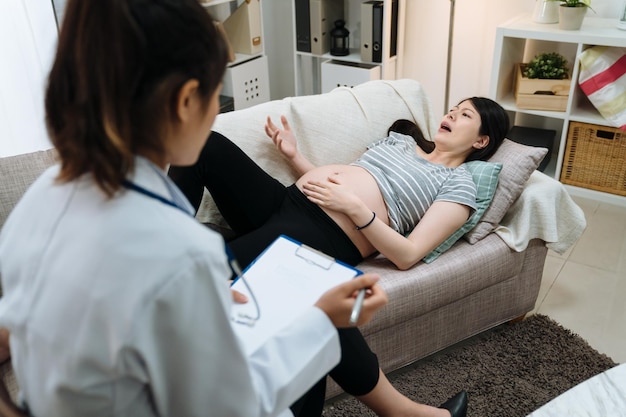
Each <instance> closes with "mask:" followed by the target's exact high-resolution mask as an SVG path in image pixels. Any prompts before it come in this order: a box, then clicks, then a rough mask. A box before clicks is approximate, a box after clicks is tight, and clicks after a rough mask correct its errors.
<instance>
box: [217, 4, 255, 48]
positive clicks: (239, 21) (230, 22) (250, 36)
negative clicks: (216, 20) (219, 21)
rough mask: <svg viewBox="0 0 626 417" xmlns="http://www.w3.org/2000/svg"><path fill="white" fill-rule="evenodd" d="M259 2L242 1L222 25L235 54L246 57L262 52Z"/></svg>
mask: <svg viewBox="0 0 626 417" xmlns="http://www.w3.org/2000/svg"><path fill="white" fill-rule="evenodd" d="M260 1H261V0H246V1H244V2H243V3H241V5H240V6H239V7H238V8H237V9H236V10H235V11H234V12H233V13H232V14H231V15H230V16H229V17H228V18H227V19H226V20H225V21H224V23H223V26H224V30H225V31H226V34H227V35H228V39H229V40H230V44H231V46H232V48H233V50H234V51H235V52H239V53H241V54H248V55H255V54H259V53H261V52H263V45H262V43H261V42H262V38H261V4H260Z"/></svg>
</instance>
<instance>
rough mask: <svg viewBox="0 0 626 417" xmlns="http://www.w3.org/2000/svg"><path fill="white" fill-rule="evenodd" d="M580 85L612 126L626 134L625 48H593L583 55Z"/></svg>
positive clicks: (581, 56)
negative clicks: (624, 131)
mask: <svg viewBox="0 0 626 417" xmlns="http://www.w3.org/2000/svg"><path fill="white" fill-rule="evenodd" d="M578 83H579V85H580V88H581V89H582V91H583V92H584V93H585V95H586V96H587V97H588V98H589V100H590V101H591V103H592V104H593V105H594V106H595V107H596V109H597V110H598V111H599V112H600V114H601V115H602V116H603V117H604V118H605V119H606V120H607V121H609V122H610V123H611V125H613V126H615V127H619V128H620V129H622V130H626V48H617V47H609V46H594V47H591V48H588V49H586V50H585V51H583V52H582V54H581V55H580V75H579V77H578Z"/></svg>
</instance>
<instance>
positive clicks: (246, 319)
mask: <svg viewBox="0 0 626 417" xmlns="http://www.w3.org/2000/svg"><path fill="white" fill-rule="evenodd" d="M122 186H124V187H125V188H127V189H129V190H133V191H136V192H138V193H139V194H143V195H145V196H146V197H149V198H153V199H155V200H157V201H160V202H161V203H163V204H166V205H168V206H170V207H174V208H177V209H179V210H180V211H182V212H184V213H185V214H187V215H188V216H190V214H189V213H188V212H187V210H185V209H184V208H182V207H180V206H179V205H178V204H176V203H175V202H173V201H172V200H168V199H167V198H165V197H163V196H160V195H158V194H157V193H154V192H152V191H150V190H148V189H146V188H143V187H142V186H140V185H137V184H135V183H134V182H132V181H129V180H123V181H122ZM192 217H193V216H192ZM224 251H225V252H226V256H227V257H228V264H229V266H230V268H231V270H232V271H233V273H234V274H235V281H236V280H238V279H241V281H242V282H243V284H244V285H245V286H246V288H247V290H248V292H249V293H250V296H251V298H252V302H254V306H255V309H256V317H253V316H250V315H247V314H241V313H239V315H238V316H237V317H232V318H231V319H232V320H233V322H235V323H238V324H245V325H246V326H249V327H253V326H254V325H255V323H256V322H257V321H258V320H259V319H260V318H261V309H260V307H259V303H258V302H257V300H256V297H255V296H254V293H253V292H252V289H251V288H250V285H248V281H247V280H246V279H245V277H244V276H243V272H242V271H241V268H240V267H239V264H238V263H237V260H236V259H235V255H234V254H233V252H232V251H231V249H230V248H229V247H228V245H227V244H226V243H224Z"/></svg>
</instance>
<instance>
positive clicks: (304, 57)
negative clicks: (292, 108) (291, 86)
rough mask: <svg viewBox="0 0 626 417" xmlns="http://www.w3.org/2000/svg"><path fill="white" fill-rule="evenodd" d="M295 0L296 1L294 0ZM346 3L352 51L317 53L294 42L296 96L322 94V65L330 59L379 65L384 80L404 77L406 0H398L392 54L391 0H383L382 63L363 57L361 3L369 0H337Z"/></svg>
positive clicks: (294, 31)
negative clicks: (301, 48)
mask: <svg viewBox="0 0 626 417" xmlns="http://www.w3.org/2000/svg"><path fill="white" fill-rule="evenodd" d="M294 1H295V0H294ZM334 1H341V2H343V4H344V20H345V21H346V28H347V29H348V30H349V31H350V42H349V43H350V54H349V55H346V56H336V55H331V54H330V53H325V54H320V55H318V54H314V53H310V52H303V51H300V50H297V48H296V42H294V43H293V44H294V76H295V79H294V82H295V94H296V95H309V94H319V93H320V92H322V91H321V86H322V80H321V68H320V66H321V64H322V63H323V62H325V61H328V60H333V61H335V62H338V63H341V62H345V63H347V64H364V65H375V66H379V67H380V74H381V76H380V77H381V78H382V79H396V78H400V77H401V76H402V74H401V69H402V62H401V60H402V51H403V50H404V24H405V23H404V20H405V17H404V16H405V13H406V0H397V6H398V23H397V28H396V42H397V43H396V54H395V55H393V56H390V49H391V8H392V0H383V49H382V56H383V58H382V60H381V61H382V62H373V61H367V60H362V59H361V52H360V45H361V38H360V36H361V22H360V20H361V4H362V3H364V2H365V1H366V0H334ZM295 9H296V8H295V6H294V7H293V11H294V16H293V22H294V24H293V38H294V39H296V27H295V25H296V21H297V19H296V16H295V13H296V11H295Z"/></svg>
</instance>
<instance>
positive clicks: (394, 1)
mask: <svg viewBox="0 0 626 417" xmlns="http://www.w3.org/2000/svg"><path fill="white" fill-rule="evenodd" d="M397 52H398V0H391V36H390V39H389V56H390V57H392V56H396V54H397Z"/></svg>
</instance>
